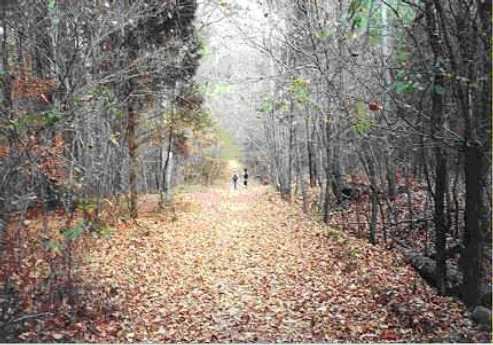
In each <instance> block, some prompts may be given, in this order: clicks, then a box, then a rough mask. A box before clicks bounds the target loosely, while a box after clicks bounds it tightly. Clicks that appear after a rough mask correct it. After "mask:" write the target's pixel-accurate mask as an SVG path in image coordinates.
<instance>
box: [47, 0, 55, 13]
mask: <svg viewBox="0 0 493 345" xmlns="http://www.w3.org/2000/svg"><path fill="white" fill-rule="evenodd" d="M55 8H56V0H48V10H49V11H53V10H55Z"/></svg>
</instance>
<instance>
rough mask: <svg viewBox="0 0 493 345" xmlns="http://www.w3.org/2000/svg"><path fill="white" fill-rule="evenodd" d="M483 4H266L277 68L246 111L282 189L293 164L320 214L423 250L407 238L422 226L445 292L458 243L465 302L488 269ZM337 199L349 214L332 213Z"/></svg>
mask: <svg viewBox="0 0 493 345" xmlns="http://www.w3.org/2000/svg"><path fill="white" fill-rule="evenodd" d="M487 3H488V2H487V1H472V0H471V1H442V0H427V1H419V2H418V1H399V0H392V1H380V0H368V1H367V0H352V1H337V2H325V3H322V2H318V1H298V0H278V1H277V0H276V1H269V2H268V4H267V5H266V8H265V10H266V11H269V10H270V14H271V16H272V17H273V18H275V19H273V20H276V25H275V26H274V27H275V29H274V30H273V31H272V32H270V33H269V37H266V39H265V44H264V46H263V47H262V48H261V50H262V51H264V52H266V54H267V56H268V57H269V58H270V59H271V61H272V64H273V67H272V68H273V69H274V70H276V71H277V73H278V74H279V77H278V78H276V79H275V81H272V82H271V84H270V87H271V92H270V93H269V94H267V95H266V96H265V98H264V99H263V100H262V101H261V102H260V105H259V107H258V110H259V113H260V114H261V116H262V117H263V122H264V127H265V135H266V144H267V150H268V152H269V153H270V172H271V179H272V182H273V183H274V184H275V185H276V186H277V187H278V188H279V190H280V192H281V196H282V197H283V198H284V199H290V198H291V197H292V195H293V190H292V185H293V182H294V181H295V179H294V174H298V175H299V176H300V178H299V181H298V182H299V185H300V190H301V191H303V186H305V185H310V186H311V187H315V186H318V189H317V191H318V196H317V198H316V199H317V203H316V204H317V205H318V210H319V211H320V212H321V216H322V217H323V220H324V221H325V222H327V223H329V224H334V222H335V223H337V224H340V223H342V225H343V226H344V224H345V223H348V222H349V223H350V222H355V223H356V224H357V228H358V229H361V228H367V229H368V236H369V239H370V240H371V242H373V243H376V242H378V241H382V240H383V241H387V240H388V239H389V238H390V239H391V240H392V241H393V242H394V243H398V244H399V245H405V246H411V247H413V248H418V249H417V251H418V252H419V251H420V250H422V249H424V252H425V253H426V254H429V252H430V251H429V250H428V245H427V242H426V244H425V245H424V248H423V246H422V244H420V243H419V242H416V241H415V240H411V239H410V238H416V236H421V235H419V234H422V235H423V231H425V234H424V236H425V238H426V239H427V238H431V235H430V234H434V253H433V258H434V261H435V266H434V268H433V270H434V273H433V277H434V278H433V280H434V283H435V284H436V286H437V288H438V290H439V291H440V292H441V293H446V292H450V291H451V289H452V286H451V284H452V283H451V281H452V280H453V279H451V278H450V277H449V275H450V274H452V275H453V274H456V273H457V272H456V271H455V270H454V268H453V267H454V265H455V264H457V260H452V257H453V256H454V255H455V254H454V253H457V252H459V253H460V266H461V271H462V274H463V279H462V281H463V286H462V288H460V291H461V292H460V293H461V295H462V297H463V298H464V300H465V301H466V302H467V303H468V304H469V305H477V304H479V298H480V295H481V293H480V288H481V286H482V284H484V279H483V278H485V277H486V276H489V275H490V273H488V272H489V270H491V265H490V264H487V263H485V262H489V261H491V260H490V258H491V247H490V246H489V245H488V242H489V241H490V240H488V236H490V230H489V229H490V225H491V224H490V219H491V200H489V199H490V195H489V193H488V191H489V190H490V189H491V176H490V174H489V171H490V169H491V160H490V158H491V85H490V83H491V60H490V55H489V52H490V49H491V40H490V38H491V37H490V34H491V3H489V4H487ZM295 167H298V168H297V169H298V170H295V169H294V168H295ZM298 171H299V172H298ZM305 180H306V182H305ZM420 186H423V187H425V191H426V193H424V194H422V193H421V192H420ZM343 192H344V193H343ZM310 194H313V193H306V192H305V193H302V195H301V197H302V198H303V199H304V202H303V205H306V204H307V203H310V202H311V201H309V200H305V199H306V198H309V195H310ZM348 199H352V200H353V202H354V205H352V206H351V205H350V206H348V205H347V204H346V202H347V200H348ZM429 205H432V207H430V206H429ZM348 207H349V208H350V212H353V213H355V214H356V216H355V217H356V219H354V218H352V219H351V221H348V219H346V221H344V219H343V220H342V221H336V220H335V219H337V218H338V217H340V216H344V214H345V213H346V211H347V208H348ZM355 208H356V209H355ZM361 208H362V209H363V210H366V211H367V212H364V213H363V214H361V213H360V212H361ZM403 208H404V210H403ZM430 209H431V210H433V211H432V212H430V211H429V210H430ZM341 210H342V211H341ZM345 210H346V211H345ZM399 215H401V216H400V218H399ZM365 216H366V217H367V221H364V220H363V219H364V218H363V217H365ZM428 219H430V220H432V222H428ZM422 224H424V226H423V225H422ZM347 226H349V227H351V226H350V224H347ZM428 230H430V233H429V231H428ZM403 231H404V233H405V235H403ZM426 241H427V240H426ZM456 248H460V249H459V250H456ZM485 256H486V258H487V260H484V258H485ZM450 265H452V266H450ZM448 267H451V268H452V272H448V273H447V269H448ZM452 290H453V289H452Z"/></svg>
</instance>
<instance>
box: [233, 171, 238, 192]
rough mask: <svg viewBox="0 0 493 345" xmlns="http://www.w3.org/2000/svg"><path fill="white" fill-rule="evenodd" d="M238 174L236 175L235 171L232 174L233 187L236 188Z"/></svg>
mask: <svg viewBox="0 0 493 345" xmlns="http://www.w3.org/2000/svg"><path fill="white" fill-rule="evenodd" d="M238 179H239V177H238V175H236V173H235V174H234V175H233V187H234V189H235V190H236V184H237V183H238Z"/></svg>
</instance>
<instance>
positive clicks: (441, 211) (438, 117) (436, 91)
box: [425, 1, 448, 294]
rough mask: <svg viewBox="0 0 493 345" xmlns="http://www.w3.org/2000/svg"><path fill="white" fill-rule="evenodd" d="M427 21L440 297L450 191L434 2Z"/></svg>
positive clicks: (428, 4) (441, 74)
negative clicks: (444, 141)
mask: <svg viewBox="0 0 493 345" xmlns="http://www.w3.org/2000/svg"><path fill="white" fill-rule="evenodd" d="M426 7H427V8H426V11H425V12H426V21H427V32H428V38H429V41H430V46H431V49H432V51H433V55H434V66H433V69H434V71H435V75H434V81H433V87H432V90H431V92H432V94H431V101H432V110H431V111H432V123H431V134H432V137H433V139H434V141H435V143H434V146H435V148H434V154H435V160H436V166H435V192H434V203H435V210H434V216H433V219H434V222H435V251H436V272H435V276H436V284H437V289H438V292H439V293H440V294H445V287H446V285H445V282H446V278H447V265H446V255H445V250H446V233H447V226H446V219H445V194H446V192H447V179H448V177H447V153H446V151H445V149H444V148H443V144H442V143H441V142H440V138H439V137H437V135H439V134H440V133H442V132H443V126H444V109H443V103H444V102H443V91H442V90H444V77H443V71H442V69H443V66H442V61H443V58H444V57H443V55H444V54H443V51H442V48H441V45H440V33H439V29H438V26H437V23H436V17H435V9H434V6H433V4H432V3H431V1H428V2H427V4H426Z"/></svg>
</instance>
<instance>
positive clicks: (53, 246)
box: [45, 240, 63, 254]
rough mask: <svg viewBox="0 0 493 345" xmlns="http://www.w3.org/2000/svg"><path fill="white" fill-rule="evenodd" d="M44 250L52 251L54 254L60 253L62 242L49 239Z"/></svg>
mask: <svg viewBox="0 0 493 345" xmlns="http://www.w3.org/2000/svg"><path fill="white" fill-rule="evenodd" d="M45 248H46V250H48V251H50V252H53V253H55V254H61V252H62V249H63V244H61V243H60V242H59V241H56V240H49V241H48V242H47V243H46V245H45Z"/></svg>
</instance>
